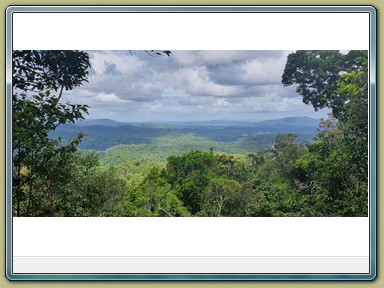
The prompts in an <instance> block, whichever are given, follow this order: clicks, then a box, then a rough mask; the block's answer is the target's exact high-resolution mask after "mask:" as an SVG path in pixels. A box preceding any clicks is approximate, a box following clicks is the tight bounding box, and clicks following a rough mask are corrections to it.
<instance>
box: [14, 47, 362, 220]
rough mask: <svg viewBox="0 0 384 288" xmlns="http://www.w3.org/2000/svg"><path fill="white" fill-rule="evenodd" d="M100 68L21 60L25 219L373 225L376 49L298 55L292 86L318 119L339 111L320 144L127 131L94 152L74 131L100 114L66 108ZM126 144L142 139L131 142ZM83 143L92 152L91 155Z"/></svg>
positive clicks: (20, 164)
mask: <svg viewBox="0 0 384 288" xmlns="http://www.w3.org/2000/svg"><path fill="white" fill-rule="evenodd" d="M165 52H167V53H165ZM156 53H160V54H164V53H165V54H166V55H168V56H169V54H170V53H171V52H170V51H159V52H156ZM171 57H172V56H171ZM89 67H90V60H89V55H88V54H87V53H86V52H82V51H14V52H13V80H12V85H13V95H12V107H13V116H12V117H13V118H12V160H13V161H12V174H13V177H12V188H13V191H12V192H13V215H14V216H21V217H26V216H125V217H131V216H164V217H168V216H203V217H206V216H209V217H211V216H215V217H216V216H226V217H234V216H236V217H244V216H247V217H274V216H367V215H368V136H369V135H368V111H369V110H368V54H367V51H349V52H348V53H347V54H342V53H340V52H339V51H328V50H327V51H296V52H294V53H291V54H290V55H289V56H288V58H287V63H286V66H285V69H284V71H283V75H282V84H283V85H285V86H289V85H295V86H296V87H297V89H296V90H297V93H298V94H299V95H301V96H302V100H303V102H304V103H306V104H308V105H312V106H313V108H314V109H315V110H316V109H321V108H330V109H331V110H332V113H331V114H330V115H329V118H328V119H323V120H322V121H321V122H320V124H319V127H318V131H317V132H316V135H315V138H314V139H313V140H312V139H310V138H312V137H308V135H307V136H303V135H296V134H294V133H288V134H279V133H274V134H263V135H264V136H263V137H264V138H263V137H255V135H248V134H249V133H248V134H247V135H248V136H247V137H244V139H242V140H244V141H236V139H232V138H231V137H233V135H234V133H235V132H234V131H231V130H226V133H223V131H224V130H220V129H213V130H212V129H211V130H207V129H206V128H204V127H203V128H202V127H200V128H199V129H198V133H197V132H196V131H197V130H195V131H193V129H192V128H186V129H190V130H189V133H184V132H185V131H184V132H183V133H176V132H175V133H174V131H171V132H172V133H168V132H170V131H168V132H167V133H165V134H164V133H163V132H164V130H159V129H155V128H151V127H150V128H147V129H152V130H145V129H139V128H137V127H136V128H137V129H136V128H132V127H133V126H132V127H128V126H127V128H124V129H127V130H126V131H123V132H121V133H122V134H121V138H119V137H120V136H119V137H117V138H113V141H112V138H111V137H107V136H106V137H105V139H106V140H105V142H103V143H102V144H100V141H96V140H95V139H96V138H92V137H93V136H90V138H89V139H90V140H89V141H88V142H85V141H86V139H87V138H86V136H85V135H84V134H82V133H80V130H81V129H80V130H79V131H75V130H73V129H72V130H70V131H69V130H68V131H67V130H65V129H67V128H63V127H69V126H66V125H67V124H71V123H72V124H74V123H75V122H77V121H78V120H81V119H84V115H85V114H86V113H87V111H88V109H89V107H88V106H87V105H82V104H69V103H64V102H63V101H62V99H61V98H62V95H63V93H65V91H67V90H72V89H75V88H76V87H79V86H81V85H82V84H84V83H85V82H87V81H88V69H89ZM72 128H73V127H72ZM59 129H62V130H61V131H67V134H65V135H67V138H66V139H62V138H60V137H58V134H55V133H56V132H57V131H59ZM92 129H96V131H95V133H96V134H92V135H97V133H99V134H101V135H102V134H103V133H104V134H105V133H109V132H105V130H100V129H99V130H97V128H92ZM164 129H168V128H164ZM228 129H229V128H228ZM109 130H110V131H112V130H113V129H109ZM235 130H236V129H235ZM237 130H238V129H237ZM73 131H75V132H76V133H75V134H71V133H73ZM103 131H104V132H103ZM143 131H146V132H147V134H140V133H144V132H143ZM159 131H160V132H159ZM161 131H163V132H161ZM243 132H244V131H242V132H241V133H240V134H244V133H243ZM156 133H158V134H156ZM125 135H135V137H136V138H135V137H133V138H132V137H131V138H129V139H135V140H132V141H133V142H128V143H126V141H128V140H127V139H126V138H124V137H126V136H125ZM148 135H149V136H148ZM236 137H237V136H236ZM237 138H238V137H237ZM116 139H117V140H116ZM260 139H261V140H260ZM82 141H84V143H86V144H87V143H88V144H87V145H89V146H87V147H85V148H87V149H84V147H82V149H79V145H81V143H82ZM108 141H110V142H111V143H108ZM135 141H136V142H135ZM106 143H107V144H108V145H107V146H105V145H106ZM170 143H172V144H170ZM117 144H121V145H117ZM116 145H117V146H116Z"/></svg>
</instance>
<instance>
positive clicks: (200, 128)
mask: <svg viewBox="0 0 384 288" xmlns="http://www.w3.org/2000/svg"><path fill="white" fill-rule="evenodd" d="M319 122H320V120H318V119H313V118H309V117H289V118H283V119H274V120H266V121H261V122H245V121H230V120H212V121H196V122H194V121H183V122H159V123H124V122H118V121H114V120H111V119H87V120H83V121H79V122H77V123H76V124H67V125H62V126H59V127H58V128H57V129H56V130H55V131H53V133H51V137H55V138H56V137H61V138H62V139H63V142H66V141H68V140H69V139H71V138H74V137H76V136H77V135H78V134H79V133H80V132H82V133H84V134H86V135H87V136H86V137H85V138H84V139H83V141H82V143H81V144H80V148H83V149H95V150H105V149H107V148H110V147H112V146H116V145H119V144H125V145H129V144H151V143H154V140H155V139H156V138H157V137H163V136H169V135H170V136H175V135H184V134H186V135H194V136H197V137H203V138H205V139H206V140H207V141H211V142H212V141H216V142H223V143H232V142H237V143H240V142H241V143H247V142H250V141H251V142H252V141H253V142H254V141H256V142H258V143H259V142H262V143H264V144H266V143H269V146H271V145H272V144H273V139H274V136H275V135H277V134H288V133H294V134H297V135H298V141H299V142H301V143H309V142H311V140H312V138H313V137H314V136H315V135H316V133H317V127H318V125H319ZM172 139H174V138H172ZM266 139H268V140H266ZM174 145H177V143H174ZM269 146H268V145H267V146H265V147H269Z"/></svg>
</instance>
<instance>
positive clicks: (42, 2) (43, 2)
mask: <svg viewBox="0 0 384 288" xmlns="http://www.w3.org/2000/svg"><path fill="white" fill-rule="evenodd" d="M14 2H16V1H14ZM17 2H25V1H17ZM40 2H41V3H40V4H43V5H44V4H45V2H47V1H40ZM68 2H72V1H68ZM68 2H67V3H66V4H69V3H68ZM152 2H153V1H152ZM199 2H200V1H199ZM222 2H224V1H222ZM226 2H227V1H226ZM247 2H249V1H247ZM252 2H255V1H252ZM271 2H272V1H271ZM280 2H281V1H280ZM350 2H351V1H350ZM9 4H13V3H9ZM23 4H24V3H23ZM28 4H30V3H25V5H28ZM57 4H59V3H57ZM76 4H78V3H76ZM95 4H96V3H95ZM111 4H112V3H111ZM140 4H142V2H140ZM157 4H158V3H157ZM195 4H196V3H195ZM204 4H206V2H204ZM223 4H224V3H223ZM232 4H235V3H232ZM236 4H241V3H236ZM268 4H269V5H271V4H272V3H270V2H268ZM313 4H315V3H313ZM332 4H333V5H334V4H335V3H332ZM359 4H360V5H364V4H366V5H368V3H359ZM213 5H214V4H213ZM247 5H251V4H247ZM322 5H325V3H324V4H322ZM340 5H343V4H340ZM352 5H357V4H352ZM375 6H376V5H375ZM3 23H4V22H3ZM3 30H4V29H3ZM3 39H4V38H3ZM377 70H379V69H377ZM377 70H376V71H377ZM4 90H5V89H3V90H2V91H4ZM375 100H376V99H375ZM377 102H378V101H377ZM3 107H4V106H3ZM2 109H4V108H2ZM3 112H4V111H3ZM375 120H376V119H375ZM375 123H376V121H375ZM1 126H2V127H1V128H4V127H3V125H1ZM2 135H4V133H2ZM374 142H376V140H375V141H374ZM1 144H2V148H3V147H4V146H3V143H1ZM375 149H376V148H375ZM2 153H4V149H2ZM1 158H2V159H4V157H1ZM375 166H376V163H375ZM377 166H378V165H377ZM3 167H4V166H3ZM2 177H3V175H2ZM2 180H3V178H2ZM132 280H135V279H132ZM148 280H149V279H148ZM163 280H167V279H163ZM176 280H177V279H176ZM200 280H204V279H200ZM234 280H235V279H234ZM303 280H304V279H303ZM338 280H342V279H338ZM376 282H377V281H376ZM8 284H9V282H8ZM221 284H222V283H221Z"/></svg>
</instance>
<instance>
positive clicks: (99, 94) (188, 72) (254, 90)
mask: <svg viewBox="0 0 384 288" xmlns="http://www.w3.org/2000/svg"><path fill="white" fill-rule="evenodd" d="M87 52H88V53H89V55H90V59H91V65H92V68H91V70H90V74H89V82H88V83H86V84H85V85H83V86H81V87H80V88H78V89H75V90H73V91H70V92H69V93H67V97H68V99H70V101H72V102H74V103H86V104H88V105H89V106H91V109H90V115H91V117H92V118H103V117H113V119H116V120H120V121H140V120H143V121H155V120H158V121H161V120H164V121H165V120H166V121H168V120H172V119H173V120H194V119H195V120H209V119H222V118H223V117H224V116H223V115H225V119H242V120H255V119H257V118H260V117H261V116H260V115H264V116H263V117H264V118H268V117H267V116H268V113H269V114H270V115H272V114H274V113H275V114H276V113H277V114H278V113H280V114H279V115H281V117H285V116H287V115H289V116H294V115H300V116H302V115H303V114H304V115H306V116H312V117H317V118H320V117H323V115H325V114H326V112H327V111H325V112H320V113H317V114H315V113H314V111H313V108H312V107H310V106H307V105H305V104H303V103H302V102H301V98H300V97H299V96H298V95H297V93H296V92H295V89H294V87H287V88H284V87H283V86H282V84H281V75H282V73H283V69H284V66H285V62H286V58H287V55H288V54H289V53H290V51H240V50H239V51H225V50H222V51H172V54H171V56H170V57H167V56H161V57H152V56H149V55H147V54H146V53H145V52H144V51H87ZM321 113H322V114H321Z"/></svg>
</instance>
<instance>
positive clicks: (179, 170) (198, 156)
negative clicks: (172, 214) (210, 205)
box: [165, 151, 216, 214]
mask: <svg viewBox="0 0 384 288" xmlns="http://www.w3.org/2000/svg"><path fill="white" fill-rule="evenodd" d="M215 172H216V161H215V157H214V155H213V154H212V153H209V152H202V151H191V152H189V153H187V154H184V155H182V156H171V157H169V158H168V162H167V166H166V172H165V173H166V177H167V181H168V182H169V183H170V184H171V187H172V188H173V189H174V190H176V191H177V192H179V193H180V194H181V199H182V201H183V203H184V206H186V207H187V208H188V209H189V211H190V212H191V214H196V213H197V212H199V211H200V210H201V208H202V204H203V191H204V189H205V187H206V186H207V185H208V182H209V180H210V179H211V178H212V177H213V175H214V174H215Z"/></svg>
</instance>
